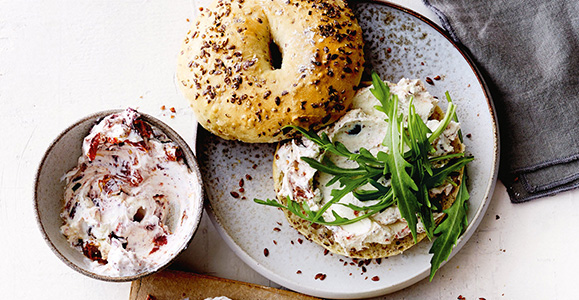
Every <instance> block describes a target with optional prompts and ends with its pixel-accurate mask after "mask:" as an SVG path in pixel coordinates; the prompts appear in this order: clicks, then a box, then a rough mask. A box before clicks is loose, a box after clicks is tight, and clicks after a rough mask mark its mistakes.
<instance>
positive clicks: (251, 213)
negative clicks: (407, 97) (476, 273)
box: [197, 3, 498, 298]
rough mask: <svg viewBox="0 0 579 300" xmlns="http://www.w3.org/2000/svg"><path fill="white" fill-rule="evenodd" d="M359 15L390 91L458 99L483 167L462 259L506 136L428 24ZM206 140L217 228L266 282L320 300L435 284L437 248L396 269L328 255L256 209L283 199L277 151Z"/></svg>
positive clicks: (477, 163)
mask: <svg viewBox="0 0 579 300" xmlns="http://www.w3.org/2000/svg"><path fill="white" fill-rule="evenodd" d="M356 11H357V14H358V17H359V22H360V25H361V26H362V28H363V30H364V37H365V40H366V50H365V51H366V52H365V53H366V57H367V60H368V62H369V63H370V64H371V66H372V68H373V69H374V70H376V71H377V72H378V73H379V74H380V75H381V76H382V77H383V78H385V79H387V80H389V81H398V80H399V79H400V78H401V77H409V78H420V79H422V80H423V81H427V78H429V79H428V81H430V82H432V84H427V86H428V89H429V91H430V92H431V93H432V94H433V95H435V96H438V97H439V98H440V99H444V92H445V91H447V90H448V91H450V93H451V95H452V98H453V100H454V101H455V102H456V103H457V105H458V111H457V113H458V116H459V119H460V120H461V123H462V130H463V134H464V135H465V136H466V138H465V144H466V146H467V152H469V153H471V154H472V155H474V156H475V160H474V161H473V162H472V163H470V164H469V166H468V170H467V172H468V175H469V190H470V193H471V200H470V210H469V214H468V219H469V226H468V228H467V230H466V233H465V234H464V235H463V236H462V237H461V239H460V240H459V243H458V245H457V246H456V247H455V249H454V251H453V254H455V253H456V252H457V251H458V250H460V248H461V247H462V246H463V245H464V244H465V243H466V241H467V240H468V238H469V237H470V236H471V235H472V233H473V232H474V230H475V229H476V227H477V226H478V224H479V223H480V221H481V219H482V217H483V216H484V212H485V210H486V208H487V206H488V203H489V201H490V197H491V196H492V191H493V190H494V184H495V181H496V174H497V165H498V132H497V126H496V125H497V124H496V121H495V120H496V119H495V116H494V112H493V107H492V104H491V102H490V99H489V94H488V92H487V90H486V87H485V85H484V82H483V81H482V79H481V78H480V76H479V75H478V72H477V71H476V68H475V66H474V65H473V63H472V62H471V61H470V60H469V58H468V57H467V56H466V55H465V54H464V53H463V52H462V51H461V50H460V49H459V48H458V47H457V46H456V45H455V44H454V43H453V42H451V40H450V39H449V38H448V37H447V36H446V35H445V34H443V33H442V30H441V29H440V28H438V27H437V26H436V25H434V24H433V23H431V22H429V21H427V20H426V19H425V18H424V17H421V16H420V15H418V14H416V13H414V12H410V11H408V10H405V9H402V8H400V7H397V6H393V5H389V4H388V5H387V4H378V3H361V4H358V5H357V7H356ZM198 139H199V140H198V141H197V145H198V146H197V147H198V151H197V153H199V158H200V159H199V161H200V164H201V169H202V173H203V175H204V179H205V182H206V184H207V185H206V189H207V195H208V199H209V205H208V208H209V209H208V210H209V211H210V215H211V218H212V220H213V222H214V224H215V225H216V227H217V228H218V230H219V232H220V234H221V235H222V237H223V238H224V239H225V241H226V242H227V243H228V244H229V246H230V247H231V248H232V249H233V250H234V251H235V252H236V253H237V254H238V255H239V257H240V258H241V259H243V260H244V261H245V262H246V263H247V264H248V265H250V266H251V267H253V268H254V269H255V270H256V271H257V272H259V273H261V274H262V275H264V276H265V277H267V278H269V279H271V280H273V281H275V282H277V283H279V284H281V285H283V286H285V287H287V288H289V289H292V290H296V291H299V292H302V293H305V294H310V295H314V296H319V297H324V298H364V297H373V296H378V295H383V294H387V293H391V292H394V291H396V290H399V289H402V288H404V287H407V286H409V285H411V284H413V283H415V282H417V281H419V280H421V279H423V278H425V277H426V276H427V275H428V272H429V269H430V263H429V261H430V255H429V254H428V249H429V248H430V246H431V243H430V242H422V243H419V244H418V245H417V246H415V247H413V248H411V249H409V250H408V251H406V252H404V254H401V255H398V256H395V257H391V258H389V259H382V260H373V261H368V262H357V261H353V260H352V259H349V258H346V257H342V256H339V255H332V254H327V253H325V251H324V249H323V248H322V247H320V246H318V245H316V244H313V243H311V242H309V241H307V240H305V239H304V238H303V237H302V236H301V235H299V234H298V233H297V232H296V231H295V230H293V229H292V228H291V227H290V226H289V225H288V223H287V221H286V220H285V218H284V216H283V213H282V212H281V211H279V210H276V209H275V208H271V207H267V206H262V205H258V204H255V203H254V202H253V199H254V198H260V199H265V198H273V197H275V195H274V192H273V179H272V175H271V168H272V156H273V153H274V150H275V145H263V144H243V143H239V142H232V141H225V140H222V139H220V138H217V137H215V136H212V135H210V134H209V133H207V132H206V131H204V130H201V131H200V133H199V136H198ZM318 274H324V275H325V278H324V280H321V279H322V278H321V277H324V276H323V275H318ZM433 284H435V283H433Z"/></svg>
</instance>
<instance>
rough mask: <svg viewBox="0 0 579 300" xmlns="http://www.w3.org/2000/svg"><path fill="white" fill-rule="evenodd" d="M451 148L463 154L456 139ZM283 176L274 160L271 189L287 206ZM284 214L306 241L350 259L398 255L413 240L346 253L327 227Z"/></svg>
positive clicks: (447, 199) (447, 202)
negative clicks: (283, 194) (282, 193)
mask: <svg viewBox="0 0 579 300" xmlns="http://www.w3.org/2000/svg"><path fill="white" fill-rule="evenodd" d="M432 117H433V118H435V119H439V120H440V119H442V118H443V117H444V112H443V111H442V110H441V109H440V107H438V106H436V107H435V111H434V113H433V114H432ZM452 146H453V147H454V149H455V153H459V152H464V145H463V144H462V143H461V142H460V140H459V139H458V138H457V139H455V140H454V141H453V142H452ZM278 149H279V146H278ZM276 155H277V150H276ZM284 175H285V174H283V173H282V172H281V171H280V170H278V168H277V166H276V163H275V161H274V164H273V180H274V188H275V191H276V195H277V198H278V201H280V203H283V204H284V205H286V204H287V200H286V198H285V197H283V196H281V195H280V194H279V191H280V189H281V184H282V180H283V176H284ZM462 178H463V172H462V171H461V172H460V173H459V174H458V175H456V176H454V177H453V178H452V180H453V181H454V183H455V184H456V186H454V187H453V189H452V191H451V192H450V193H449V194H448V196H441V197H442V199H441V200H440V202H441V204H442V208H443V209H447V208H449V207H450V206H451V205H452V203H454V200H455V199H456V195H457V193H458V186H459V185H460V183H461V182H462ZM283 212H284V214H285V216H286V219H287V220H288V221H289V223H290V225H291V226H292V227H294V228H295V229H296V230H297V231H298V232H300V233H301V234H302V235H304V236H305V237H306V238H307V239H308V240H310V241H313V242H315V243H316V244H318V245H321V246H322V247H324V248H326V249H328V250H329V251H330V252H332V253H336V254H340V255H344V256H348V257H353V258H363V259H371V258H380V257H388V256H393V255H398V254H400V253H402V252H404V251H405V250H407V249H409V248H411V247H412V246H414V245H415V243H414V241H413V239H412V235H407V236H406V237H404V238H402V239H397V240H394V241H392V243H390V244H378V243H371V244H369V245H368V248H365V249H363V250H359V251H356V250H355V249H350V250H346V249H344V248H343V247H342V246H341V245H339V244H338V243H337V242H336V241H335V240H334V237H333V234H332V231H331V230H329V229H328V228H327V227H325V226H321V225H318V224H312V223H311V222H309V221H306V220H304V219H302V218H300V217H298V216H296V215H294V214H293V213H291V212H289V211H287V210H285V209H284V210H283ZM440 221H441V219H439V220H438V221H437V222H440ZM425 237H426V233H420V234H418V235H417V238H416V240H417V243H418V242H420V241H422V240H423V239H424V238H425Z"/></svg>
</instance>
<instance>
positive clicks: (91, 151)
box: [87, 132, 101, 161]
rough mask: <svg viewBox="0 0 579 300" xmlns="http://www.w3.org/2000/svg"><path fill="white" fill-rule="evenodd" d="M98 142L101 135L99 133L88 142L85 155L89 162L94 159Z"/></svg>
mask: <svg viewBox="0 0 579 300" xmlns="http://www.w3.org/2000/svg"><path fill="white" fill-rule="evenodd" d="M100 140H101V134H100V132H99V133H97V134H96V135H95V136H94V137H93V138H92V140H91V141H90V147H89V149H88V153H87V156H88V160H89V161H92V160H94V159H95V157H96V153H97V149H98V146H99V143H100Z"/></svg>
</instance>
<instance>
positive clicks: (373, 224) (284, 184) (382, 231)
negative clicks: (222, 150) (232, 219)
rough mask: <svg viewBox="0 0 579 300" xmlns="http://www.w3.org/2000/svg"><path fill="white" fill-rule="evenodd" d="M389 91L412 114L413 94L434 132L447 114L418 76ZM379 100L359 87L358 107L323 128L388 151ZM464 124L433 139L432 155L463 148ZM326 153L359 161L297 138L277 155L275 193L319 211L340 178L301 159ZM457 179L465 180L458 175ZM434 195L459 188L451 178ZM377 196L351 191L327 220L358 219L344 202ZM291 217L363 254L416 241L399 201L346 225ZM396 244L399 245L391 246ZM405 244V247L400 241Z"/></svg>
mask: <svg viewBox="0 0 579 300" xmlns="http://www.w3.org/2000/svg"><path fill="white" fill-rule="evenodd" d="M388 85H389V87H390V92H391V93H393V94H396V95H398V97H399V110H400V111H401V112H402V113H403V114H407V113H408V112H407V111H408V107H409V103H410V101H411V99H412V101H413V104H414V106H415V108H416V113H417V114H418V115H419V116H420V118H421V119H422V120H423V121H424V122H425V123H426V125H427V126H428V127H429V128H430V129H431V130H432V131H434V130H435V129H436V128H437V127H438V125H439V124H440V121H439V120H440V119H442V116H443V113H442V110H441V109H440V107H439V106H438V100H437V99H436V98H434V97H433V96H432V95H430V93H428V91H426V89H425V88H424V85H423V84H422V83H421V82H420V81H419V80H409V79H401V80H400V81H399V82H398V84H392V83H388ZM375 105H379V102H378V100H377V99H376V98H375V97H374V96H373V95H372V93H371V92H370V89H369V88H366V89H363V90H360V91H359V92H358V94H357V95H356V97H355V98H354V102H353V108H352V109H351V110H350V111H348V113H346V114H345V115H344V116H343V117H342V118H340V119H339V120H338V121H337V122H335V123H334V124H332V125H330V126H328V127H326V128H324V129H322V131H323V132H325V133H326V134H327V135H328V137H329V138H330V140H331V141H339V142H341V143H342V144H344V145H345V146H346V147H347V148H348V149H350V151H354V150H356V149H359V148H360V147H364V148H366V149H367V150H369V151H370V152H371V153H372V154H373V155H376V153H378V151H384V152H387V151H388V149H386V147H385V146H384V145H383V144H382V140H383V138H384V136H385V134H386V127H387V126H386V123H385V122H384V118H385V115H384V114H383V113H381V112H379V111H377V110H376V109H374V106H375ZM459 128H460V126H459V124H458V123H456V122H454V121H451V122H450V124H449V125H448V126H447V128H446V129H445V130H444V131H443V132H442V134H441V135H440V136H439V137H438V138H437V139H436V140H434V142H433V147H434V149H435V150H436V152H435V153H433V154H432V156H443V155H446V154H450V153H458V152H463V151H464V148H463V145H462V144H461V143H460V141H459V139H458V138H457V134H458V130H459ZM324 155H325V156H327V157H328V158H330V160H331V161H332V162H333V163H334V164H336V165H337V166H340V167H344V168H355V167H357V164H356V163H355V162H353V161H350V160H348V159H346V158H344V157H342V156H337V155H333V154H332V153H324V152H323V150H322V149H321V148H320V146H318V145H317V144H315V143H314V142H312V141H310V140H309V139H306V138H302V139H300V138H298V139H293V140H290V141H287V142H285V143H282V144H281V145H280V146H279V148H278V150H277V152H276V155H275V160H274V180H275V181H276V184H275V186H276V194H277V195H278V199H279V200H280V201H285V200H284V199H285V198H286V197H288V196H289V197H290V199H293V200H294V201H298V202H301V201H306V202H307V203H308V205H309V207H310V208H311V209H312V210H313V211H317V210H319V209H320V208H321V207H322V206H323V205H324V204H325V203H327V201H329V199H331V195H330V194H331V191H332V189H337V188H338V187H339V183H334V184H332V185H330V186H326V184H327V183H328V182H329V181H330V180H331V179H332V177H333V176H332V175H329V174H326V173H323V172H318V171H317V170H316V169H314V168H313V167H311V166H310V165H309V164H307V163H306V162H304V161H303V160H301V159H300V158H301V157H310V158H313V159H316V160H318V161H320V160H321V159H322V156H324ZM381 180H383V182H381V183H382V184H384V185H389V182H388V180H386V179H384V178H381ZM455 180H456V181H457V182H458V181H459V180H460V179H459V178H455ZM429 192H430V194H431V197H435V196H438V197H442V198H445V199H448V201H443V202H447V204H448V205H449V204H450V203H451V202H452V199H453V197H454V195H453V194H454V193H456V189H455V188H454V185H453V184H451V183H446V184H443V185H442V186H439V187H436V188H433V189H431V190H430V191H429ZM377 202H378V201H377V200H375V201H366V202H361V201H360V200H358V199H356V198H355V197H354V196H353V195H352V194H351V193H349V194H348V195H346V196H345V197H343V198H342V199H340V201H339V203H340V204H338V203H336V204H333V205H332V206H330V209H328V210H327V211H325V212H324V214H323V218H324V220H326V221H332V220H334V219H335V217H334V215H333V212H335V213H337V214H338V215H339V216H341V217H344V218H348V219H354V218H356V217H358V216H359V215H358V212H356V211H354V210H352V209H351V208H349V207H347V206H344V205H343V204H353V205H356V206H367V205H372V204H375V203H377ZM286 216H287V217H288V219H289V220H290V223H291V224H292V226H294V227H296V229H298V231H300V232H301V233H303V234H304V235H306V237H308V238H310V239H312V240H313V241H315V242H317V243H319V244H322V245H323V246H324V247H326V248H328V249H330V250H331V251H333V252H336V253H339V254H343V255H347V256H353V257H363V258H375V257H384V256H389V255H393V254H397V253H400V252H401V251H403V250H405V249H406V248H408V247H410V246H411V245H412V244H414V243H413V242H412V240H411V236H410V230H409V228H408V225H407V223H406V221H405V220H404V219H403V218H402V217H401V216H400V212H399V210H398V207H397V206H396V205H393V206H390V207H389V208H387V209H385V210H384V211H382V212H380V213H377V214H375V215H373V216H371V217H369V218H366V219H362V220H359V221H357V222H355V223H353V224H349V225H341V226H321V225H317V224H313V225H311V226H310V225H309V224H306V223H304V222H303V220H298V219H297V217H294V216H292V215H291V213H289V212H287V211H286ZM442 217H443V214H441V213H435V214H434V218H435V219H436V220H440V219H441V218H442ZM417 231H418V233H420V235H419V239H422V238H423V237H424V231H425V230H424V227H423V225H422V224H421V223H420V222H419V223H418V229H417ZM391 244H394V245H391ZM401 245H402V246H401Z"/></svg>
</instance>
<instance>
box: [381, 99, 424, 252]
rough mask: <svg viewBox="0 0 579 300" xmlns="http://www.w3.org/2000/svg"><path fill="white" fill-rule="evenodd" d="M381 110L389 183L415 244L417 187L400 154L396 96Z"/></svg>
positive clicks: (400, 120)
mask: <svg viewBox="0 0 579 300" xmlns="http://www.w3.org/2000/svg"><path fill="white" fill-rule="evenodd" d="M378 100H380V99H378ZM381 102H383V101H381ZM383 108H384V110H385V111H386V113H387V116H388V119H389V120H390V122H388V130H387V131H386V137H385V138H384V141H382V144H383V145H384V146H386V147H388V151H390V153H389V155H388V156H387V157H386V165H387V168H388V171H389V172H390V174H391V176H392V177H391V178H390V182H391V186H392V190H393V191H394V198H395V199H396V202H397V203H398V209H399V210H400V215H401V216H402V217H403V218H404V219H405V220H406V223H408V228H410V232H411V233H412V237H413V238H414V242H416V236H417V233H416V226H417V223H418V218H417V217H416V212H417V211H418V202H417V200H416V196H415V195H414V191H417V190H418V187H417V186H416V183H414V181H413V180H412V177H410V175H409V174H408V173H407V172H406V168H411V167H412V165H411V164H409V163H408V162H407V161H406V160H405V159H404V157H403V156H402V153H401V152H402V147H403V143H401V139H402V138H401V136H402V133H401V128H402V118H401V117H399V116H398V96H396V95H394V96H393V97H392V105H391V106H390V110H389V111H387V110H386V109H387V108H386V107H383Z"/></svg>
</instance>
